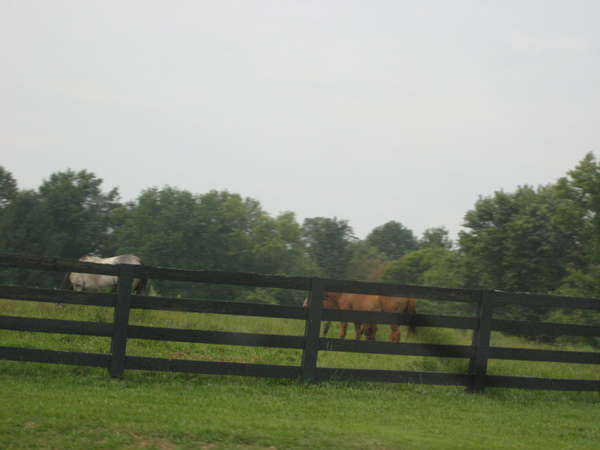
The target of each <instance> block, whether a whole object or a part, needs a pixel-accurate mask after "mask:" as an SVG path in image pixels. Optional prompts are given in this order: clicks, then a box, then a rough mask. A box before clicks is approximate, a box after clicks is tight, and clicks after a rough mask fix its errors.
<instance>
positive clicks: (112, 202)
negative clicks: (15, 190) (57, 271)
mask: <svg viewBox="0 0 600 450" xmlns="http://www.w3.org/2000/svg"><path fill="white" fill-rule="evenodd" d="M101 185H102V179H100V178H97V177H96V176H95V175H94V174H93V173H89V172H87V171H85V170H82V171H79V172H74V171H72V170H68V171H66V172H58V173H54V174H52V175H51V176H50V178H49V179H48V180H45V181H44V182H43V183H42V185H41V186H40V188H39V195H40V199H41V201H42V203H43V205H44V207H45V209H46V212H47V214H48V217H49V219H50V222H51V224H52V226H51V232H50V235H51V236H50V241H51V246H50V248H49V251H50V253H51V254H53V255H57V256H62V257H67V258H79V257H81V256H83V255H85V254H87V253H92V252H97V253H102V252H103V250H104V249H105V247H106V246H107V245H108V242H109V239H110V234H111V232H112V230H113V222H112V216H111V215H112V212H113V211H114V210H115V209H117V208H119V207H120V206H121V205H120V203H118V198H119V194H118V190H117V189H116V188H114V189H112V190H111V191H109V192H108V193H104V192H102V189H101Z"/></svg>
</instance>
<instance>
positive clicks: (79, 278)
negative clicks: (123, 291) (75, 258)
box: [59, 255, 148, 295]
mask: <svg viewBox="0 0 600 450" xmlns="http://www.w3.org/2000/svg"><path fill="white" fill-rule="evenodd" d="M79 261H87V262H93V263H99V264H133V265H142V266H143V265H144V262H143V261H142V260H141V259H140V258H138V257H137V256H134V255H119V256H113V257H112V258H99V257H97V256H94V255H85V256H84V257H82V258H79ZM118 279H119V277H117V276H113V275H99V274H93V273H77V272H68V273H67V274H66V275H65V278H64V279H63V282H62V284H61V285H60V288H59V289H69V290H73V291H94V292H99V291H108V292H115V291H116V290H117V281H118ZM147 281H148V280H147V279H146V278H134V279H133V284H132V292H136V293H137V294H139V295H144V294H145V293H146V282H147Z"/></svg>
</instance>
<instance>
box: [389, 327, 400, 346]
mask: <svg viewBox="0 0 600 450" xmlns="http://www.w3.org/2000/svg"><path fill="white" fill-rule="evenodd" d="M390 328H391V329H392V332H391V334H390V342H400V327H399V326H398V325H390Z"/></svg>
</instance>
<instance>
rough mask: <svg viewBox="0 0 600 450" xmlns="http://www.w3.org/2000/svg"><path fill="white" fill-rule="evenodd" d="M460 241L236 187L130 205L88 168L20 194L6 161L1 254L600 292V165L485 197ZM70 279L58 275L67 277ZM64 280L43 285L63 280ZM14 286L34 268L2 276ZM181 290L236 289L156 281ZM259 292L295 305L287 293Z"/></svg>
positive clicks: (149, 194) (150, 192) (47, 281)
mask: <svg viewBox="0 0 600 450" xmlns="http://www.w3.org/2000/svg"><path fill="white" fill-rule="evenodd" d="M463 226H464V231H462V232H461V233H460V235H459V239H458V241H457V242H456V243H453V242H452V241H451V240H450V239H449V234H448V231H447V230H446V229H445V228H443V227H439V228H430V229H428V230H426V231H425V232H424V233H423V235H422V236H421V237H420V238H417V237H415V236H414V234H413V232H412V231H411V230H409V229H407V228H406V227H404V226H403V225H402V224H401V223H400V222H396V221H391V222H388V223H386V224H384V225H382V226H379V227H377V228H375V229H374V230H373V231H372V232H371V233H370V234H369V235H368V236H367V237H366V239H364V240H359V239H357V238H356V237H355V236H354V233H353V230H352V228H351V227H350V225H349V224H348V222H347V221H345V220H340V219H337V218H333V219H331V218H324V217H315V218H308V219H306V220H305V221H304V223H303V224H299V223H298V221H297V219H296V216H295V215H294V213H292V212H285V213H282V214H280V215H279V216H277V217H272V216H270V215H269V214H267V213H266V212H265V211H264V210H263V209H262V207H261V205H260V203H259V202H258V201H257V200H254V199H251V198H243V197H241V196H240V195H238V194H234V193H230V192H227V191H210V192H208V193H205V194H193V193H190V192H188V191H183V190H179V189H176V188H172V187H168V186H166V187H164V188H162V189H159V188H150V189H147V190H145V191H143V192H142V193H141V194H140V196H139V197H138V198H137V199H136V200H135V201H132V202H129V203H126V204H123V203H120V202H119V195H118V191H117V189H110V190H108V192H106V191H104V190H103V188H102V180H101V179H99V178H97V177H96V176H95V175H94V174H92V173H89V172H87V171H80V172H74V171H71V170H67V171H65V172H59V173H55V174H52V175H51V176H50V177H49V178H48V179H47V180H44V181H43V183H42V185H41V186H40V187H39V189H38V190H31V191H26V190H19V189H18V185H17V182H16V181H15V180H14V178H13V176H12V175H11V174H10V173H9V172H7V171H6V170H5V169H4V168H1V167H0V251H3V252H10V253H27V254H37V255H53V256H60V257H68V258H78V257H80V256H82V255H84V254H86V253H90V252H94V253H97V254H101V255H103V256H108V255H110V254H119V253H133V254H136V255H138V256H140V257H142V258H143V259H144V260H146V261H148V263H150V264H153V265H158V266H166V267H180V268H188V269H205V270H223V271H250V272H260V273H273V274H282V275H315V276H323V277H332V278H351V279H357V280H370V281H376V280H383V281H387V282H396V283H406V284H420V285H429V286H440V287H454V288H481V289H502V290H516V291H528V292H541V293H556V294H564V295H584V296H591V297H600V163H599V161H598V160H597V159H596V158H595V157H594V155H593V154H588V155H586V156H585V158H584V159H583V160H582V161H581V163H580V164H579V165H577V167H575V168H574V169H572V170H570V171H569V172H568V173H567V175H566V176H565V177H563V178H561V179H559V180H557V182H556V183H554V184H549V185H547V186H539V187H537V188H534V187H531V186H522V187H519V188H518V189H516V190H515V192H504V191H498V192H495V193H494V194H493V195H491V196H488V197H481V198H479V199H478V200H477V202H476V203H475V205H474V208H473V209H472V210H470V211H468V212H467V213H466V215H465V219H464V223H463ZM57 276H58V274H57ZM55 278H56V277H53V276H50V275H49V276H48V277H45V278H44V277H43V276H42V277H38V278H36V283H37V284H38V285H44V286H55V285H56V279H55ZM0 281H1V282H3V283H25V282H27V283H29V282H31V280H29V276H28V275H18V276H17V275H16V273H15V272H12V271H9V270H3V271H2V272H0ZM155 287H156V288H157V289H158V290H159V291H161V290H165V291H167V290H168V291H169V293H178V294H181V295H191V294H194V295H205V296H208V295H211V296H216V297H217V298H220V297H225V295H224V293H223V292H220V293H219V292H217V291H215V290H214V289H209V288H208V287H205V288H203V289H201V290H200V291H196V292H191V291H190V290H189V288H187V287H182V286H175V285H168V284H164V283H163V284H161V283H160V282H157V283H155ZM243 295H245V296H246V298H248V299H254V300H261V301H269V302H276V303H286V302H289V301H290V300H289V299H287V300H286V299H285V298H282V297H281V296H280V295H279V294H278V293H276V292H275V293H273V292H264V291H260V290H256V291H252V292H245V293H243Z"/></svg>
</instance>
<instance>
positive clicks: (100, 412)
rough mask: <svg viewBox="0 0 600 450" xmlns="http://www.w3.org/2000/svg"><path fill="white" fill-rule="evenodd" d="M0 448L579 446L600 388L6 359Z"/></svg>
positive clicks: (588, 433) (588, 440) (595, 435)
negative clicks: (486, 386) (287, 377)
mask: <svg viewBox="0 0 600 450" xmlns="http://www.w3.org/2000/svg"><path fill="white" fill-rule="evenodd" d="M0 395H1V396H2V399H3V400H4V401H3V407H2V408H0V448H6V449H11V448H15V449H16V448H211V449H212V448H243V449H248V448H279V449H309V448H311V449H320V448H323V449H325V448H353V449H373V448H379V449H388V448H389V449H402V448H458V447H462V448H527V449H531V448H540V449H545V448H563V449H564V448H573V449H586V448H589V449H594V448H598V442H600V398H599V396H598V393H564V392H531V391H516V390H507V389H502V390H500V389H499V390H488V391H487V392H486V393H485V394H483V395H471V394H467V393H465V392H464V390H462V389H460V388H447V387H436V386H407V385H389V384H372V383H319V384H314V385H307V384H303V383H300V382H295V381H280V380H272V379H254V378H241V377H239V378H238V377H215V376H202V375H199V376H198V375H196V376H192V375H184V374H167V373H146V372H133V371H130V372H128V374H127V377H126V378H125V379H124V380H111V379H109V378H108V377H107V376H106V372H105V371H104V370H99V369H90V368H77V367H67V366H53V365H43V364H34V363H15V362H6V361H4V362H0Z"/></svg>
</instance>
